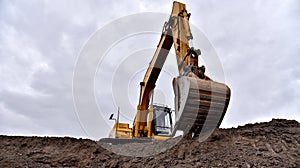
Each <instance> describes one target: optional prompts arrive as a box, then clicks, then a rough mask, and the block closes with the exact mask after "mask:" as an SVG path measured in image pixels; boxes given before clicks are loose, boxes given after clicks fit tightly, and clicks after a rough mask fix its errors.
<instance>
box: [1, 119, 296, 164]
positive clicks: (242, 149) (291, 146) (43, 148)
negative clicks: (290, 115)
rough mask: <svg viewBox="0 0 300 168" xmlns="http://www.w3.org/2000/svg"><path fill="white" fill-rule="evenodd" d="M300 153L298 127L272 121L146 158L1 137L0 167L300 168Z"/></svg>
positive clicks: (81, 144)
mask: <svg viewBox="0 0 300 168" xmlns="http://www.w3.org/2000/svg"><path fill="white" fill-rule="evenodd" d="M125 145H126V149H128V148H129V149H131V152H134V150H135V149H138V148H139V149H138V150H140V148H141V147H140V146H137V145H136V144H125ZM123 147H124V146H118V149H120V150H121V149H122V148H123ZM299 149H300V124H299V123H298V122H297V121H294V120H284V119H273V120H272V121H270V122H266V123H256V124H247V125H245V126H240V127H238V128H232V129H218V130H216V131H215V132H214V133H213V134H212V135H211V136H210V137H209V138H208V139H207V140H205V141H204V142H199V141H193V140H183V141H180V142H179V143H178V144H177V145H175V146H174V147H172V148H171V149H169V150H167V151H165V152H162V153H160V154H157V155H154V156H147V157H129V156H120V155H116V154H114V153H112V152H110V151H108V150H106V149H104V148H102V147H101V146H100V145H98V144H97V142H95V141H91V140H88V139H75V138H69V137H64V138H57V137H20V136H0V167H161V168H163V167H300V151H299ZM144 150H145V149H144ZM125 152H126V151H125ZM128 152H130V151H128Z"/></svg>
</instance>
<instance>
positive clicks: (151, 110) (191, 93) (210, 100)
mask: <svg viewBox="0 0 300 168" xmlns="http://www.w3.org/2000/svg"><path fill="white" fill-rule="evenodd" d="M189 18H190V13H188V12H187V10H186V5H185V4H182V3H180V2H176V1H175V2H174V3H173V9H172V13H171V16H170V18H169V21H168V22H166V23H165V25H164V28H163V32H162V35H161V39H160V42H159V44H158V46H157V49H156V51H155V53H154V56H153V58H152V60H151V62H150V65H149V67H148V69H147V71H146V74H145V76H144V79H143V81H142V82H141V83H140V87H141V89H140V97H139V103H138V106H137V111H136V116H135V119H134V122H133V127H132V128H130V127H129V124H127V123H120V122H119V121H117V122H116V123H115V125H114V127H113V129H112V131H111V133H110V138H117V139H137V138H142V139H151V140H165V139H168V138H169V137H172V136H174V135H175V133H176V131H178V130H181V131H183V134H184V135H187V136H194V137H196V136H199V134H200V132H201V130H204V129H214V128H217V127H219V126H220V124H221V122H222V120H223V117H224V115H225V113H226V110H227V107H228V104H229V100H230V89H229V87H228V86H227V85H226V84H223V83H219V82H215V81H213V80H212V79H210V78H209V77H208V76H206V75H205V67H204V66H201V67H200V66H199V65H198V56H199V55H200V54H201V51H200V50H196V49H194V48H193V47H190V46H189V40H192V39H193V36H192V33H191V30H190V26H189ZM172 45H173V46H174V49H175V52H176V59H177V66H178V71H179V76H178V77H175V78H174V79H173V89H174V94H175V98H174V100H175V103H174V104H175V107H174V109H175V122H174V121H172V117H171V114H172V110H171V109H170V108H168V107H166V106H159V105H154V104H153V103H150V100H151V96H153V94H152V93H153V90H154V88H155V83H156V81H157V79H158V76H159V74H160V72H161V69H162V67H163V65H164V62H165V60H166V57H167V56H168V53H169V50H170V49H171V47H172Z"/></svg>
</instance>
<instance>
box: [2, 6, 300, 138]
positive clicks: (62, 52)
mask: <svg viewBox="0 0 300 168" xmlns="http://www.w3.org/2000/svg"><path fill="white" fill-rule="evenodd" d="M186 4H187V8H188V10H189V11H190V12H191V13H192V15H191V23H192V24H194V25H195V26H196V27H198V28H200V29H201V30H202V31H203V32H204V33H205V34H206V36H207V38H208V39H209V40H210V41H211V43H212V44H213V46H214V47H215V49H216V51H217V53H218V55H219V58H220V60H221V62H222V65H223V69H224V73H225V78H226V83H228V85H229V86H230V87H231V89H232V100H231V102H230V107H229V109H228V112H227V114H226V117H225V120H224V122H223V125H222V126H224V127H231V126H237V125H241V124H245V123H248V122H255V121H263V120H270V119H271V118H279V117H280V118H289V119H297V120H298V121H300V112H299V110H300V109H299V104H300V102H299V96H300V92H299V89H298V88H299V86H300V68H299V66H298V63H299V57H298V54H299V52H300V47H299V46H300V40H299V39H298V38H297V37H299V31H298V30H299V28H300V19H299V17H300V15H299V11H300V10H299V7H300V5H299V2H298V1H280V0H274V1H243V2H240V1H237V0H232V1H226V2H220V1H201V2H186ZM171 7H172V2H161V1H153V2H152V1H151V2H150V1H127V2H125V1H124V2H122V1H118V2H111V1H89V2H86V1H74V2H72V3H71V4H70V3H67V1H26V3H25V2H21V1H1V2H0V81H1V82H0V134H25V135H32V134H34V135H60V136H63V135H70V136H78V137H79V136H86V135H85V134H84V130H83V129H82V128H81V127H80V123H79V120H78V119H77V116H76V113H75V110H74V107H73V98H72V75H73V70H74V65H75V63H76V59H77V57H78V55H79V52H80V50H81V48H82V47H83V46H84V44H85V42H86V41H87V40H88V39H89V37H90V36H91V35H92V34H93V33H94V32H95V31H96V30H97V29H99V28H101V27H103V26H104V25H106V24H108V23H110V22H111V21H113V20H115V19H117V18H119V17H122V16H126V15H129V14H135V13H138V12H162V13H167V14H168V13H170V12H171ZM162 25H163V23H161V26H162ZM192 31H193V30H192ZM157 38H159V35H158V37H157ZM103 40H104V41H105V39H103ZM149 40H151V42H150V43H147V45H149V44H152V43H153V44H156V42H157V41H158V39H157V40H154V38H151V39H149ZM136 46H139V45H136ZM153 47H156V45H154V46H153ZM195 47H199V48H201V46H197V44H195ZM114 52H115V51H114ZM203 57H209V56H206V55H203ZM107 66H108V65H107ZM112 69H114V66H112V67H111V66H108V68H107V71H109V74H110V71H111V70H112ZM207 69H211V70H210V71H213V67H207ZM104 73H105V72H104ZM107 77H108V76H107ZM103 79H104V78H103ZM105 79H106V78H105ZM107 79H109V78H107ZM97 80H100V79H97ZM132 88H134V87H132ZM106 91H109V90H106ZM134 92H135V91H134ZM97 93H101V91H100V92H99V91H97ZM107 94H109V93H107V92H105V93H103V95H104V96H107ZM99 97H100V98H101V97H102V95H99ZM172 99H173V98H172ZM107 101H108V100H106V99H105V100H103V102H104V103H105V104H106V105H107V106H105V109H104V110H107V111H113V110H115V109H114V108H115V107H110V106H108V104H113V103H112V102H107ZM106 134H107V132H105V133H103V135H102V136H106Z"/></svg>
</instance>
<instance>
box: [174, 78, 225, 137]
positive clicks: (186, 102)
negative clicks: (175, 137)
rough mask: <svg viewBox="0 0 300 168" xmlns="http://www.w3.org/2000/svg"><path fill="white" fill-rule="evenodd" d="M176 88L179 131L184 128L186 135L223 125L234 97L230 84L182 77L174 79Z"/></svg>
mask: <svg viewBox="0 0 300 168" xmlns="http://www.w3.org/2000/svg"><path fill="white" fill-rule="evenodd" d="M173 88H174V93H175V113H176V115H175V116H176V124H175V131H176V130H182V131H184V133H185V134H186V133H191V132H195V131H196V130H197V131H198V132H199V130H200V131H201V129H202V128H204V127H209V128H212V129H214V128H216V127H219V126H220V124H221V122H222V120H223V117H224V115H225V113H226V110H227V107H228V104H229V100H230V89H229V87H227V86H226V85H225V84H222V83H218V82H214V81H211V80H203V79H196V78H193V77H187V76H180V77H177V78H174V80H173ZM199 128H200V129H199Z"/></svg>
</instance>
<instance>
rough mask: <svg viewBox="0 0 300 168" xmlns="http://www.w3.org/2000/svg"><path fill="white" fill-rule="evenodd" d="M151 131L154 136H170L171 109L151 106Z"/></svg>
mask: <svg viewBox="0 0 300 168" xmlns="http://www.w3.org/2000/svg"><path fill="white" fill-rule="evenodd" d="M152 130H153V133H154V135H158V136H171V134H172V130H173V123H172V111H171V108H168V107H167V106H163V105H153V118H152Z"/></svg>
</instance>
